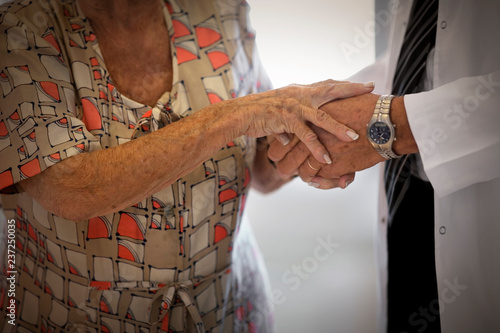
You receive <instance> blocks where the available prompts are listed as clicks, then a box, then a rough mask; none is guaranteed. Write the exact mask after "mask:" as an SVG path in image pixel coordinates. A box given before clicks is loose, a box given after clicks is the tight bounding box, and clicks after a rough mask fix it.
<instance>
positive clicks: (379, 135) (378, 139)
mask: <svg viewBox="0 0 500 333" xmlns="http://www.w3.org/2000/svg"><path fill="white" fill-rule="evenodd" d="M370 138H371V139H372V140H373V142H375V143H376V144H379V145H383V144H385V143H387V142H388V141H389V140H390V139H391V130H390V128H389V126H387V124H386V123H382V122H380V121H377V122H376V123H374V124H373V125H371V126H370Z"/></svg>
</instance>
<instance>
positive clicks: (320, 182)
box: [308, 177, 341, 190]
mask: <svg viewBox="0 0 500 333" xmlns="http://www.w3.org/2000/svg"><path fill="white" fill-rule="evenodd" d="M308 185H309V186H312V187H315V188H318V189H321V190H330V189H332V188H337V187H341V184H340V179H339V178H331V179H328V178H321V177H315V178H313V179H312V180H311V181H310V182H309V183H308Z"/></svg>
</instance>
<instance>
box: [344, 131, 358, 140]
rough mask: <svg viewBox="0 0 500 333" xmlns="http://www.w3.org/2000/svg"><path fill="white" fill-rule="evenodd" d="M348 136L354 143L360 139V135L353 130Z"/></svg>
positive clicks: (348, 132)
mask: <svg viewBox="0 0 500 333" xmlns="http://www.w3.org/2000/svg"><path fill="white" fill-rule="evenodd" d="M346 134H347V136H348V137H350V138H351V139H352V140H353V141H354V140H357V139H358V138H359V134H358V133H356V132H354V131H352V130H348V131H347V133H346Z"/></svg>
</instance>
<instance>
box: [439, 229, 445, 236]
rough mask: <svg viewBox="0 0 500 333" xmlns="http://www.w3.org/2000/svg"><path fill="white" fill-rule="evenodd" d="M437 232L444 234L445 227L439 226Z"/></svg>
mask: <svg viewBox="0 0 500 333" xmlns="http://www.w3.org/2000/svg"><path fill="white" fill-rule="evenodd" d="M439 233H440V234H441V235H444V234H445V233H446V228H445V227H441V228H439Z"/></svg>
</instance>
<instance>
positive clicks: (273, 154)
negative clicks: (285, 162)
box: [267, 136, 300, 162]
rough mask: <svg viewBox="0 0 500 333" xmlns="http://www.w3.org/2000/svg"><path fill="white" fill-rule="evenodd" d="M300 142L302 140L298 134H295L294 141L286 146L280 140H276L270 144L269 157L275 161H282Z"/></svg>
mask: <svg viewBox="0 0 500 333" xmlns="http://www.w3.org/2000/svg"><path fill="white" fill-rule="evenodd" d="M298 142H300V140H299V138H297V137H296V136H294V137H293V139H292V141H291V142H290V143H289V144H287V145H286V146H284V145H283V144H282V143H281V142H280V141H279V140H274V141H273V142H272V143H271V145H270V146H269V150H268V151H267V157H269V159H270V160H271V161H274V162H278V161H281V160H282V159H283V158H284V157H285V156H286V154H288V152H290V151H291V150H292V149H293V148H294V147H295V145H296V144H297V143H298Z"/></svg>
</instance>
